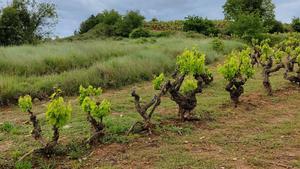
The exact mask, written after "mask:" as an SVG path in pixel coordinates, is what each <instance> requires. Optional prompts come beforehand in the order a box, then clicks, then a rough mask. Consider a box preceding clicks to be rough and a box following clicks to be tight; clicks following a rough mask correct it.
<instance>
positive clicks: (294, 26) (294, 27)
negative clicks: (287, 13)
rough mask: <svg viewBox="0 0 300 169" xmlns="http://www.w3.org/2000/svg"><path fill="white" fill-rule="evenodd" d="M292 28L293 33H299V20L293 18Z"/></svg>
mask: <svg viewBox="0 0 300 169" xmlns="http://www.w3.org/2000/svg"><path fill="white" fill-rule="evenodd" d="M292 27H293V29H294V31H296V32H300V18H293V21H292Z"/></svg>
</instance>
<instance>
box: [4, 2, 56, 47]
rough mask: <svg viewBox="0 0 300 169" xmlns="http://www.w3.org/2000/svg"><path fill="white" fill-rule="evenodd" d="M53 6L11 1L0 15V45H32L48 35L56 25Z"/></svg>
mask: <svg viewBox="0 0 300 169" xmlns="http://www.w3.org/2000/svg"><path fill="white" fill-rule="evenodd" d="M56 18H57V13H56V9H55V5H54V4H51V3H37V2H36V1H35V0H13V1H12V3H11V4H10V5H8V6H7V7H5V8H4V9H3V11H2V12H1V13H0V34H1V36H0V43H1V45H14V44H21V43H33V42H35V41H36V40H38V39H41V38H42V37H44V36H46V35H48V34H49V33H50V32H51V31H49V30H48V29H49V28H50V27H52V26H53V25H54V24H55V23H56Z"/></svg>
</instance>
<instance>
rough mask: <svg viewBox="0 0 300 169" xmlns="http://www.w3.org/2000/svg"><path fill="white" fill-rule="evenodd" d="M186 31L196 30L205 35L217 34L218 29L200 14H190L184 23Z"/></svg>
mask: <svg viewBox="0 0 300 169" xmlns="http://www.w3.org/2000/svg"><path fill="white" fill-rule="evenodd" d="M183 30H184V31H195V32H198V33H202V34H204V35H210V34H213V35H216V34H217V33H218V30H217V28H216V26H215V24H214V23H213V22H212V21H211V20H208V19H207V18H202V17H199V16H188V17H186V18H185V21H184V23H183Z"/></svg>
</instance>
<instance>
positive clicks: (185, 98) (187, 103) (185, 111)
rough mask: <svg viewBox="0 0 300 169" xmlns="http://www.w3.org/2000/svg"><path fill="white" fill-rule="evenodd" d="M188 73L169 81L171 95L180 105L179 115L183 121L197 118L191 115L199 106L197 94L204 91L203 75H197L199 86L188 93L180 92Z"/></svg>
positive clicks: (168, 86)
mask: <svg viewBox="0 0 300 169" xmlns="http://www.w3.org/2000/svg"><path fill="white" fill-rule="evenodd" d="M185 76H186V75H180V76H179V77H178V78H177V79H176V80H175V81H174V82H170V81H169V82H168V83H167V88H168V91H169V93H170V95H171V99H172V100H173V101H175V102H176V104H177V105H178V109H179V111H178V116H179V117H180V119H181V121H186V120H197V118H193V117H192V116H191V112H192V110H194V109H195V107H196V106H197V98H196V94H197V93H201V92H202V87H203V82H204V80H203V78H202V77H203V76H201V75H195V76H194V77H195V79H196V80H197V88H196V89H195V90H192V91H190V92H188V93H186V94H181V93H180V91H179V90H180V87H181V85H182V83H183V81H184V79H185Z"/></svg>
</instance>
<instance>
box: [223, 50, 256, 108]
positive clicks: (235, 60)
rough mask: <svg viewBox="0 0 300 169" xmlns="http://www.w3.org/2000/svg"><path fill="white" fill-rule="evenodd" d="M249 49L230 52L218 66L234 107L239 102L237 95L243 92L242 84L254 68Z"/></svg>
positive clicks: (251, 74)
mask: <svg viewBox="0 0 300 169" xmlns="http://www.w3.org/2000/svg"><path fill="white" fill-rule="evenodd" d="M250 53H251V49H249V48H248V49H246V50H243V51H241V52H235V51H234V52H232V53H231V54H230V55H229V58H228V59H227V60H226V61H225V63H224V64H223V65H222V66H220V67H219V72H220V73H221V74H222V75H223V77H224V79H225V80H227V81H228V84H227V86H226V88H225V89H226V91H228V92H229V93H230V98H231V100H232V101H233V103H234V105H235V107H237V105H238V103H239V97H240V96H241V95H242V94H243V93H244V87H243V86H244V85H245V83H246V82H247V80H248V79H249V78H251V77H252V76H253V75H254V68H253V67H252V64H251V59H250V57H249V55H250Z"/></svg>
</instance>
